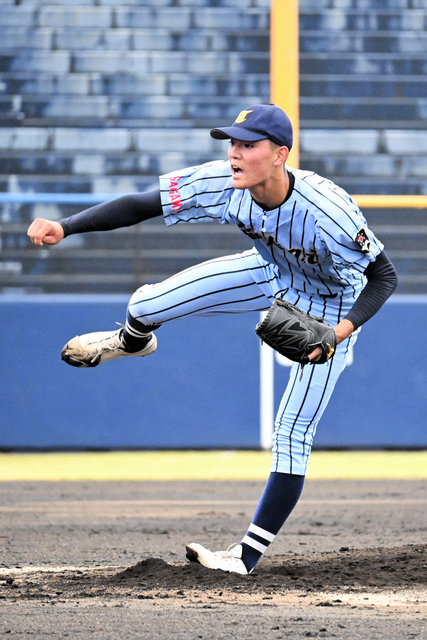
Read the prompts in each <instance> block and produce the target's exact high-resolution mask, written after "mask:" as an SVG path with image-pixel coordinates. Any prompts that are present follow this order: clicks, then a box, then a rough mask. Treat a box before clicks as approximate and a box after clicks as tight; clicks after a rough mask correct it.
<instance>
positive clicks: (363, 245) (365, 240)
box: [353, 227, 371, 253]
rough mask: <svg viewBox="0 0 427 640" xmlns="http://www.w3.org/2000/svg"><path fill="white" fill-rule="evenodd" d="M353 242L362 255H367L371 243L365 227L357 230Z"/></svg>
mask: <svg viewBox="0 0 427 640" xmlns="http://www.w3.org/2000/svg"><path fill="white" fill-rule="evenodd" d="M353 240H354V242H355V243H356V244H357V246H358V247H360V249H361V250H362V253H369V252H370V250H371V241H370V240H369V235H368V232H367V230H366V229H365V227H362V228H361V229H359V231H358V232H357V233H356V235H355V236H354V238H353Z"/></svg>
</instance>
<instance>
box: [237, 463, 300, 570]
mask: <svg viewBox="0 0 427 640" xmlns="http://www.w3.org/2000/svg"><path fill="white" fill-rule="evenodd" d="M303 486H304V476H296V475H291V474H289V473H277V472H272V473H270V476H269V478H268V481H267V484H266V486H265V489H264V492H263V494H262V496H261V499H260V501H259V503H258V506H257V508H256V511H255V515H254V517H253V520H252V522H251V524H250V526H249V529H248V532H247V534H246V535H245V537H244V538H243V540H242V542H241V545H242V548H243V553H242V560H243V564H244V565H245V567H246V569H247V570H248V571H251V570H252V569H253V568H254V566H255V565H256V563H257V562H258V560H259V559H260V558H261V556H262V554H263V553H264V552H265V551H266V550H267V548H268V547H269V545H270V544H271V543H272V542H273V540H274V538H275V537H276V535H277V534H278V533H279V531H280V529H281V528H282V526H283V524H284V523H285V521H286V520H287V518H288V516H289V515H290V513H291V511H292V510H293V508H294V507H295V505H296V503H297V502H298V500H299V497H300V495H301V492H302V489H303Z"/></svg>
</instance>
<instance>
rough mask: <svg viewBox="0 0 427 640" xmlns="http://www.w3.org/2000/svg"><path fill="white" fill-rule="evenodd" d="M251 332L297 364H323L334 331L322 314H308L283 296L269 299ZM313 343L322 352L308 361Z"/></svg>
mask: <svg viewBox="0 0 427 640" xmlns="http://www.w3.org/2000/svg"><path fill="white" fill-rule="evenodd" d="M255 332H256V333H257V334H258V335H259V337H260V338H261V340H262V341H263V342H265V343H266V344H268V346H270V347H271V348H272V349H275V350H276V351H278V352H279V353H281V354H282V356H286V358H289V360H293V361H294V362H300V363H301V364H308V363H309V362H312V363H313V364H314V363H315V364H323V363H324V362H327V361H328V360H329V359H330V358H332V356H333V355H334V353H335V349H336V347H337V337H336V334H335V331H334V330H333V329H332V327H331V326H330V325H329V324H328V323H327V322H325V321H324V320H323V318H315V317H314V316H310V315H309V314H308V313H304V311H301V309H299V308H298V307H295V306H294V305H293V304H290V303H289V302H285V301H284V300H275V301H274V302H273V304H272V306H271V308H270V309H269V311H268V313H267V315H266V317H265V318H264V320H262V321H261V322H259V323H258V324H257V326H256V328H255ZM316 347H320V348H321V350H322V353H321V354H320V355H318V356H317V357H316V358H314V359H313V360H311V361H310V360H309V359H308V356H309V355H310V353H312V351H314V349H315V348H316Z"/></svg>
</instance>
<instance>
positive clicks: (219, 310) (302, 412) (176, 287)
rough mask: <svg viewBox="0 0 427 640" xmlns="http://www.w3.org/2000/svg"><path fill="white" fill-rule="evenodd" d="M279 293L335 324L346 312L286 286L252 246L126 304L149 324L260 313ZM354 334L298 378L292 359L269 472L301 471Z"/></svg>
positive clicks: (154, 287)
mask: <svg viewBox="0 0 427 640" xmlns="http://www.w3.org/2000/svg"><path fill="white" fill-rule="evenodd" d="M276 297H282V298H283V299H285V300H288V301H289V302H291V303H292V304H297V305H298V306H299V307H300V308H301V309H303V310H304V311H308V312H309V313H311V314H312V315H315V316H322V317H324V318H325V319H326V321H327V322H329V323H330V324H331V325H332V326H335V325H336V324H337V323H338V322H339V321H340V319H341V318H342V317H344V315H345V314H346V313H347V311H348V310H349V308H350V306H351V304H350V305H347V307H345V306H343V305H341V306H337V302H336V300H331V301H325V298H324V297H320V296H312V295H308V294H301V292H297V291H295V290H293V289H290V288H289V287H287V286H286V282H285V281H284V280H283V279H281V276H280V273H279V271H278V269H277V267H276V266H275V265H274V264H271V263H268V262H266V261H265V260H264V259H263V258H262V257H261V256H260V255H259V253H258V252H257V251H256V250H255V249H252V250H249V251H245V252H244V253H239V254H235V255H231V256H226V257H223V258H217V259H215V260H209V261H208V262H204V263H202V264H199V265H196V266H194V267H190V268H189V269H186V270H185V271H182V272H180V273H178V274H176V275H174V276H172V277H171V278H168V279H167V280H165V281H163V282H160V283H158V284H153V285H145V286H143V287H141V288H140V289H138V290H137V291H136V292H135V293H134V294H133V296H132V298H131V300H130V302H129V307H128V310H129V313H130V315H131V316H132V317H133V318H135V320H137V321H138V322H140V323H142V324H144V325H146V326H148V327H149V326H150V325H158V324H163V323H165V322H170V321H171V320H175V319H177V318H183V317H186V316H214V315H222V314H226V313H232V314H237V313H248V312H251V311H252V312H253V311H263V310H266V309H268V308H269V307H270V305H271V303H272V302H273V300H274V298H276ZM356 338H357V332H355V333H353V334H352V335H351V336H350V338H348V339H347V340H345V341H344V342H342V343H341V344H340V345H338V347H337V350H336V353H335V355H334V357H333V359H332V360H330V361H329V362H327V363H326V364H323V365H308V366H306V367H305V369H304V374H303V376H302V380H300V373H301V368H300V365H299V364H297V363H294V365H293V366H292V368H291V372H290V378H289V383H288V385H287V387H286V390H285V393H284V395H283V398H282V401H281V403H280V407H279V410H278V412H277V417H276V421H275V431H274V435H273V443H272V445H273V460H272V466H271V470H272V471H278V472H281V473H292V474H295V475H305V473H306V470H307V463H308V459H309V456H310V451H311V446H312V443H313V437H314V434H315V431H316V427H317V423H318V422H319V420H320V418H321V416H322V414H323V412H324V410H325V409H326V406H327V404H328V402H329V398H330V397H331V394H332V391H333V389H334V387H335V384H336V382H337V380H338V378H339V376H340V374H341V372H342V370H343V369H344V367H345V362H346V357H347V353H348V351H349V348H350V346H351V345H352V344H354V342H355V341H356Z"/></svg>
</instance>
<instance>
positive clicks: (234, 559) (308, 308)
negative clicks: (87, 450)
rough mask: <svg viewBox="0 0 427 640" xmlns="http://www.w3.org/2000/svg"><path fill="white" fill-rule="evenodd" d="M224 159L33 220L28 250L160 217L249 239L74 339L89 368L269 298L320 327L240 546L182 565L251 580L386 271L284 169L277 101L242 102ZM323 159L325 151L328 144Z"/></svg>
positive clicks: (284, 130) (288, 397) (368, 234)
mask: <svg viewBox="0 0 427 640" xmlns="http://www.w3.org/2000/svg"><path fill="white" fill-rule="evenodd" d="M210 135H211V136H212V137H213V138H217V139H229V141H230V145H229V150H228V161H215V162H208V163H206V164H203V165H200V166H194V167H189V168H186V169H182V170H179V171H174V172H172V173H169V174H167V175H164V176H161V177H160V189H159V190H155V191H151V192H148V193H142V194H132V195H127V196H123V197H121V198H118V199H115V200H112V201H110V202H108V203H105V204H100V205H97V206H95V207H91V208H90V209H87V210H86V211H83V212H82V213H79V214H77V215H75V216H71V217H69V218H66V219H64V220H61V221H60V222H52V221H49V220H44V219H37V220H35V221H34V222H33V223H32V224H31V226H30V228H29V230H28V234H29V236H30V238H31V240H32V242H33V243H34V244H36V245H42V244H43V243H46V244H56V243H58V242H60V241H61V240H62V238H64V237H66V236H68V235H70V234H73V233H82V232H87V231H101V230H108V229H116V228H118V227H124V226H129V225H133V224H137V223H139V222H141V221H144V220H147V219H149V218H152V217H154V216H160V215H163V216H164V220H165V222H166V224H167V225H168V226H173V225H177V224H183V223H196V222H199V221H203V222H206V221H217V222H220V223H222V224H234V225H236V226H237V227H238V228H239V229H240V230H241V231H242V232H243V233H245V234H246V235H248V236H249V237H250V238H251V239H252V240H253V244H254V247H253V249H251V250H249V251H245V252H243V253H239V254H236V255H230V256H226V257H222V258H217V259H214V260H209V261H208V262H204V263H202V264H198V265H196V266H193V267H190V268H189V269H186V270H185V271H182V272H181V273H178V274H176V275H174V276H172V277H171V278H168V279H167V280H166V281H164V282H160V283H158V284H150V285H145V286H143V287H141V288H140V289H138V290H137V291H136V292H135V293H134V294H133V295H132V297H131V299H130V302H129V305H128V308H127V317H126V321H125V325H124V327H122V328H120V329H119V330H117V331H110V332H108V331H107V332H106V331H104V332H98V333H90V334H86V335H82V336H78V337H76V338H74V339H72V340H70V342H68V344H66V345H65V347H64V349H63V351H62V358H63V360H65V362H67V363H68V364H70V365H73V366H77V367H95V366H97V365H99V364H102V363H104V362H107V361H108V360H113V359H116V358H122V357H135V356H147V355H149V354H151V353H153V352H154V351H155V349H156V346H157V340H156V337H155V335H154V333H153V332H154V331H155V330H157V329H158V328H159V327H160V326H161V325H162V324H164V323H165V322H171V321H173V320H175V319H176V318H183V317H186V316H209V315H220V314H227V313H234V314H236V313H246V312H252V311H263V310H266V309H269V308H270V306H271V304H272V302H273V301H274V300H275V299H281V300H283V301H287V302H289V303H291V304H293V305H297V306H298V307H299V308H300V309H301V310H302V311H304V312H308V313H310V314H311V315H313V316H319V317H322V318H324V319H325V320H326V321H327V322H328V323H329V324H330V325H332V327H333V328H334V332H335V334H336V343H337V346H336V350H335V353H334V354H333V357H332V358H330V359H329V360H328V361H327V362H325V363H323V364H313V362H314V361H315V360H316V358H318V356H319V352H320V350H319V349H318V348H316V349H314V350H313V352H312V353H310V355H309V359H310V361H311V364H310V366H308V367H306V368H305V370H304V375H303V376H301V364H298V363H294V365H293V366H292V368H291V370H290V378H289V382H288V385H287V387H286V389H285V391H284V395H283V398H282V400H281V403H280V407H279V410H278V413H277V417H276V421H275V430H274V435H273V447H272V450H273V459H272V465H271V473H270V476H269V478H268V481H267V484H266V487H265V489H264V492H263V494H262V496H261V499H260V502H259V504H258V506H257V509H256V511H255V514H254V517H253V519H252V522H251V523H250V525H249V528H248V530H247V532H246V534H245V535H244V536H243V538H242V540H241V542H240V543H238V544H236V545H234V546H233V545H232V546H231V547H230V548H229V550H228V551H219V552H212V551H210V550H208V549H206V548H205V547H203V546H202V545H200V544H198V543H190V544H189V545H188V546H187V558H188V559H189V560H190V561H196V562H199V563H201V564H202V565H204V566H206V567H210V568H212V569H222V570H224V571H229V572H236V573H240V574H248V573H250V572H251V571H252V570H253V568H254V567H255V565H256V564H257V562H258V561H259V559H260V558H261V556H262V555H263V553H265V551H266V550H267V548H268V547H269V545H270V544H271V543H272V542H273V540H274V538H275V536H276V535H277V533H278V532H279V530H280V529H281V527H282V526H283V524H284V522H285V521H286V519H287V518H288V516H289V514H290V513H291V511H292V510H293V508H294V507H295V505H296V503H297V501H298V499H299V497H300V495H301V492H302V489H303V484H304V477H305V474H306V470H307V463H308V459H309V456H310V451H311V446H312V442H313V437H314V434H315V431H316V427H317V424H318V422H319V420H320V418H321V416H322V414H323V412H324V410H325V408H326V406H327V404H328V402H329V398H330V397H331V394H332V391H333V389H334V387H335V384H336V382H337V380H338V378H339V376H340V373H341V372H342V370H343V369H344V366H345V362H346V356H347V354H348V352H349V349H350V347H351V346H352V345H353V344H354V343H355V341H356V337H357V334H358V332H359V330H360V327H361V325H362V324H363V323H364V322H366V321H367V320H368V319H369V318H371V317H372V316H373V315H374V314H375V313H376V312H377V311H378V310H379V309H380V307H381V306H382V305H383V303H384V302H385V300H386V299H387V298H388V297H389V296H390V295H391V293H392V292H393V291H394V289H395V287H396V284H397V278H396V272H395V269H394V267H393V265H392V264H391V262H390V260H389V259H388V257H387V255H386V253H385V252H384V250H383V245H382V244H381V242H380V241H379V240H378V239H377V238H376V237H375V236H374V234H373V233H372V231H371V230H370V229H369V228H368V225H367V222H366V220H365V218H364V217H363V215H362V213H361V212H360V210H359V209H358V207H357V205H356V203H355V202H354V201H353V200H352V199H351V197H350V196H349V195H348V194H347V193H346V192H345V191H344V190H343V189H341V188H339V187H338V186H336V185H335V184H333V183H332V182H330V181H329V180H327V179H325V178H322V177H320V176H319V175H316V174H315V173H312V172H309V171H302V170H296V169H292V168H290V167H286V161H287V158H288V155H289V151H290V149H291V148H292V125H291V122H290V120H289V118H288V117H287V115H286V114H285V113H284V112H283V111H282V110H281V109H279V108H278V107H276V106H274V105H266V104H264V105H254V106H250V107H248V108H247V109H245V110H244V111H242V112H241V113H239V115H238V116H237V118H236V120H235V121H234V123H233V124H232V125H231V126H230V127H223V128H217V129H213V130H212V131H211V132H210ZM325 153H327V149H325Z"/></svg>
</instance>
